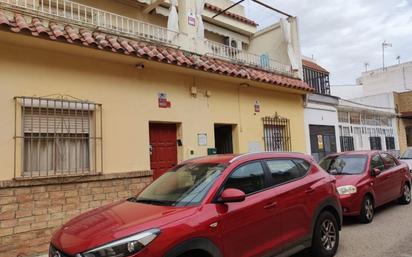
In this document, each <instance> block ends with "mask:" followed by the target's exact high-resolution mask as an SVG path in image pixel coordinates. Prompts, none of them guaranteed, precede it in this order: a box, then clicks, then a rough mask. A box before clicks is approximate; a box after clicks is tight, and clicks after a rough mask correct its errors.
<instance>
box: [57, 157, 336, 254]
mask: <svg viewBox="0 0 412 257" xmlns="http://www.w3.org/2000/svg"><path fill="white" fill-rule="evenodd" d="M341 220H342V216H341V206H340V204H339V198H338V194H337V191H336V186H335V179H334V178H333V176H330V175H329V174H328V173H326V172H325V171H324V170H323V169H321V168H320V167H319V166H318V165H317V164H316V163H314V162H313V161H312V159H311V157H309V156H306V155H302V154H294V153H255V154H245V155H239V156H235V155H217V156H211V157H204V158H198V159H192V160H189V161H186V162H183V163H181V164H180V165H178V166H176V167H174V168H173V169H172V170H170V171H168V172H166V173H165V174H164V175H162V176H161V177H160V178H158V179H157V180H155V181H154V182H153V183H152V184H151V185H149V186H148V187H147V188H146V189H145V190H143V191H142V192H141V193H140V194H139V195H137V196H135V197H132V198H129V199H128V200H124V201H120V202H116V203H113V204H109V205H107V206H103V207H101V208H98V209H95V210H92V211H89V212H87V213H84V214H82V215H80V216H78V217H76V218H74V219H73V220H71V221H69V222H68V223H67V224H65V225H64V226H63V227H62V228H61V229H59V230H58V231H57V232H56V233H55V234H54V236H53V238H52V241H51V245H50V250H49V256H50V257H59V256H60V257H126V256H135V257H149V256H150V257H223V256H225V257H241V256H250V257H252V256H276V255H279V254H281V253H282V254H283V256H285V255H291V254H294V253H296V252H299V251H301V250H302V249H304V248H307V247H311V249H312V252H313V253H314V256H317V257H327V256H333V255H335V253H336V251H337V248H338V245H339V230H340V228H341Z"/></svg>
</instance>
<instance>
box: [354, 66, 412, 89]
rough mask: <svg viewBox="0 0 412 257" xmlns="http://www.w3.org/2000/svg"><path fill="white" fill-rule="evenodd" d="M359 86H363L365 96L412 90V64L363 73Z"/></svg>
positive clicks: (359, 79)
mask: <svg viewBox="0 0 412 257" xmlns="http://www.w3.org/2000/svg"><path fill="white" fill-rule="evenodd" d="M358 84H360V85H362V86H363V88H364V94H365V95H375V94H380V93H386V92H392V91H395V92H405V91H409V90H412V62H406V63H401V64H398V65H393V66H389V67H387V68H385V70H383V69H376V70H371V71H367V72H363V73H362V75H361V77H360V78H358Z"/></svg>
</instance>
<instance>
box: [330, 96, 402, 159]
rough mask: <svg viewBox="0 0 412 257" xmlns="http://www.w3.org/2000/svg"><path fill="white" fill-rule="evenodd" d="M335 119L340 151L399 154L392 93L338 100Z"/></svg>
mask: <svg viewBox="0 0 412 257" xmlns="http://www.w3.org/2000/svg"><path fill="white" fill-rule="evenodd" d="M338 122H339V140H340V145H341V150H342V151H353V150H383V151H388V152H391V153H393V154H394V155H399V153H400V146H399V138H398V126H397V114H396V106H395V98H394V95H393V94H392V93H386V94H380V95H375V96H367V97H361V98H355V99H351V100H345V99H340V103H339V106H338Z"/></svg>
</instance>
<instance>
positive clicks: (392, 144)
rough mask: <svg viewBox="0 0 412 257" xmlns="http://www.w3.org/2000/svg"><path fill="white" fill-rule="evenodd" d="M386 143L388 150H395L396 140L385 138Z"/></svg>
mask: <svg viewBox="0 0 412 257" xmlns="http://www.w3.org/2000/svg"><path fill="white" fill-rule="evenodd" d="M385 141H386V150H395V138H394V137H385Z"/></svg>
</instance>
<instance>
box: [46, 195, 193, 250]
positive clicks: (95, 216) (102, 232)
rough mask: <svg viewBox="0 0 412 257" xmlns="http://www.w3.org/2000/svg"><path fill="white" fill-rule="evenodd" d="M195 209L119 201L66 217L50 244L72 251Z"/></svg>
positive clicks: (144, 228)
mask: <svg viewBox="0 0 412 257" xmlns="http://www.w3.org/2000/svg"><path fill="white" fill-rule="evenodd" d="M195 209H196V208H195V207H172V206H158V205H150V204H143V203H136V202H129V201H120V202H116V203H113V204H109V205H106V206H103V207H100V208H97V209H94V210H92V211H89V212H86V213H84V214H81V215H79V216H77V217H75V218H74V219H72V220H70V221H69V222H67V223H66V224H64V225H63V227H62V228H60V229H59V230H58V231H56V233H55V234H54V235H53V238H52V244H53V245H54V246H55V247H57V248H58V249H60V250H62V251H64V252H65V253H67V254H70V255H75V254H77V253H81V252H84V251H86V250H90V249H93V248H95V247H98V246H101V245H103V244H106V243H110V242H112V241H115V240H117V239H121V238H124V237H127V236H130V235H134V234H136V233H139V232H142V231H145V230H148V229H152V228H161V227H162V226H165V225H166V224H168V223H170V222H173V221H176V220H179V219H182V218H185V217H188V216H190V215H193V214H194V212H195Z"/></svg>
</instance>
